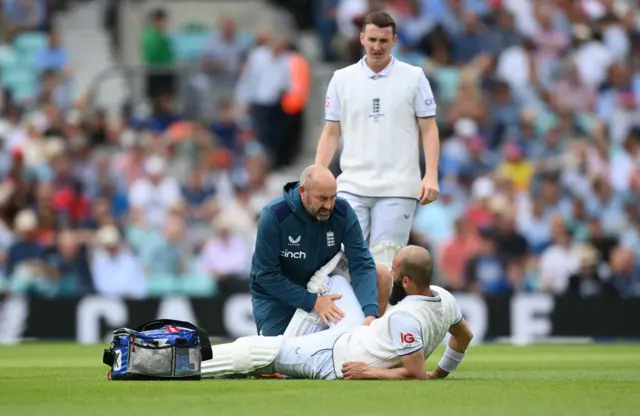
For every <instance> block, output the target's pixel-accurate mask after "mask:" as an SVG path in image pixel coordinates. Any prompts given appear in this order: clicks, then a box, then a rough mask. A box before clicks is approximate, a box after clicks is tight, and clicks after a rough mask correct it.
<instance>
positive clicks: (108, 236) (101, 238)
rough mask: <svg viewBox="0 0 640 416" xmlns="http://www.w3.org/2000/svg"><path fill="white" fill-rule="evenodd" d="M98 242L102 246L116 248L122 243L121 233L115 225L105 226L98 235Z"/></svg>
mask: <svg viewBox="0 0 640 416" xmlns="http://www.w3.org/2000/svg"><path fill="white" fill-rule="evenodd" d="M96 242H97V243H98V245H101V246H111V247H112V246H116V245H118V244H119V243H120V232H119V231H118V229H117V228H116V227H115V226H113V225H105V226H104V227H102V228H101V229H100V230H99V231H98V232H97V233H96Z"/></svg>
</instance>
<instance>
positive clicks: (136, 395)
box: [0, 343, 640, 416]
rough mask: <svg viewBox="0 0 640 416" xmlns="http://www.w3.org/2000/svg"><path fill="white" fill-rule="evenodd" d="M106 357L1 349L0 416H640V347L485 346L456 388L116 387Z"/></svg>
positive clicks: (65, 350) (235, 383) (93, 349)
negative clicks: (124, 415) (108, 379)
mask: <svg viewBox="0 0 640 416" xmlns="http://www.w3.org/2000/svg"><path fill="white" fill-rule="evenodd" d="M104 347H105V346H103V345H96V346H80V345H74V344H56V343H49V344H44V343H27V344H24V345H21V346H9V347H0V415H2V416H13V415H20V416H27V415H43V416H44V415H46V416H53V415H87V416H92V415H109V416H113V415H114V414H116V415H117V414H127V415H132V414H134V415H141V414H154V415H158V414H160V415H179V414H180V415H182V414H189V415H224V416H226V415H256V416H258V415H296V416H298V415H301V416H310V415H323V416H334V415H349V416H357V415H389V416H390V415H392V414H393V413H398V414H399V415H402V416H407V415H421V416H424V415H431V416H433V415H439V414H442V415H447V416H452V415H473V416H480V415H487V416H489V415H491V416H500V415H509V416H525V415H536V416H552V415H562V416H572V415H580V416H589V415H594V416H595V415H597V416H604V415H610V416H614V415H615V416H618V415H630V416H631V415H640V345H638V344H606V345H602V344H600V345H579V346H576V345H572V346H559V345H556V346H530V347H513V346H506V345H482V346H476V347H472V348H471V349H470V350H469V353H468V355H467V357H466V358H465V361H464V363H463V364H462V366H461V367H460V369H459V371H458V372H456V373H455V374H454V375H452V376H451V377H450V378H448V379H446V380H435V381H434V380H432V381H422V382H416V381H399V382H393V381H357V382H356V381H308V380H207V381H200V382H115V381H107V380H106V378H105V374H106V372H107V367H106V366H105V365H103V364H101V359H102V349H103V348H104ZM441 354H442V350H441V349H439V350H438V351H436V352H435V354H434V355H433V356H432V357H431V358H430V359H429V360H428V367H429V368H430V369H431V368H432V367H433V366H434V365H435V363H436V362H437V361H438V359H439V357H440V356H441Z"/></svg>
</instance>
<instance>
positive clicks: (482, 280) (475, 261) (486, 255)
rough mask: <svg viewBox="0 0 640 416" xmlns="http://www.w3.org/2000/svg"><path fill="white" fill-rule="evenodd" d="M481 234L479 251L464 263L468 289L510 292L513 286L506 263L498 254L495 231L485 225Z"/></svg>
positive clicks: (488, 292)
mask: <svg viewBox="0 0 640 416" xmlns="http://www.w3.org/2000/svg"><path fill="white" fill-rule="evenodd" d="M479 236H480V239H479V245H478V251H477V253H476V254H475V255H474V256H472V257H471V258H470V259H468V260H467V261H466V263H465V265H464V274H465V278H464V280H465V285H466V289H467V290H470V291H472V292H476V293H486V294H490V295H498V294H508V293H509V292H510V291H511V288H510V284H509V280H508V279H507V274H506V270H505V264H504V262H503V260H502V259H501V258H500V256H499V255H498V251H497V247H496V241H495V235H494V232H493V231H492V230H491V229H490V228H488V227H483V228H481V229H480V230H479Z"/></svg>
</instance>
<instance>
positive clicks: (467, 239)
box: [439, 218, 480, 291]
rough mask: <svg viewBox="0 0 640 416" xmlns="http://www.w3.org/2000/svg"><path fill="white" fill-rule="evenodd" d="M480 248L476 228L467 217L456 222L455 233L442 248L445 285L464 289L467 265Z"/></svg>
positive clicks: (456, 289)
mask: <svg viewBox="0 0 640 416" xmlns="http://www.w3.org/2000/svg"><path fill="white" fill-rule="evenodd" d="M479 249H480V241H479V239H478V237H477V235H476V233H475V230H474V229H473V228H472V227H471V225H470V224H469V223H468V222H467V221H466V220H465V219H462V218H460V219H458V220H456V222H455V224H454V235H453V236H452V237H451V239H449V240H447V241H446V242H445V243H444V244H443V245H442V248H441V251H440V255H439V264H440V268H441V270H440V274H441V276H442V277H443V278H444V285H445V286H446V287H448V288H450V289H451V290H455V291H458V290H464V289H465V287H466V280H465V267H466V264H467V263H468V261H469V260H470V259H471V258H473V257H474V256H475V255H476V254H477V252H478V251H479Z"/></svg>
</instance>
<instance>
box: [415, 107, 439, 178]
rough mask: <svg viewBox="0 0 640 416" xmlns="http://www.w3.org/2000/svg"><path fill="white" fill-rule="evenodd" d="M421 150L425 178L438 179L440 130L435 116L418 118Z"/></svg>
mask: <svg viewBox="0 0 640 416" xmlns="http://www.w3.org/2000/svg"><path fill="white" fill-rule="evenodd" d="M418 127H419V128H420V139H421V140H422V151H423V152H424V163H425V175H424V176H425V178H430V179H432V180H435V181H436V182H437V180H438V161H439V160H440V131H439V130H438V124H437V123H436V118H435V117H424V118H418Z"/></svg>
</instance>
